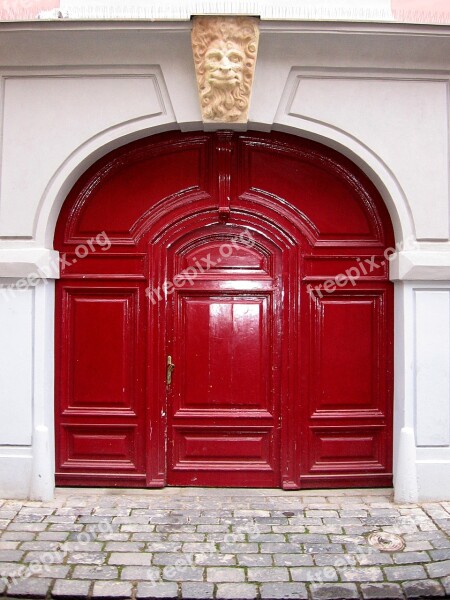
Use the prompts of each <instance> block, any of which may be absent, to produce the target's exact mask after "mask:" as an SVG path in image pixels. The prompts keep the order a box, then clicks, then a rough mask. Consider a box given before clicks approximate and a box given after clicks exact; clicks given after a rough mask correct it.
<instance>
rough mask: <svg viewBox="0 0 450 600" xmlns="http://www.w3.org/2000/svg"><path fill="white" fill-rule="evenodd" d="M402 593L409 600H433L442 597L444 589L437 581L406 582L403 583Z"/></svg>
mask: <svg viewBox="0 0 450 600" xmlns="http://www.w3.org/2000/svg"><path fill="white" fill-rule="evenodd" d="M403 591H404V592H405V596H406V597H407V598H408V599H409V598H411V599H415V598H433V597H436V596H437V597H441V598H442V597H443V596H444V588H443V587H442V585H441V584H440V583H439V582H438V581H432V580H429V579H428V580H425V581H406V582H405V583H403Z"/></svg>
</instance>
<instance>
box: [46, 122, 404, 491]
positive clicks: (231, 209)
mask: <svg viewBox="0 0 450 600" xmlns="http://www.w3.org/2000/svg"><path fill="white" fill-rule="evenodd" d="M393 244H394V239H393V232H392V227H391V224H390V220H389V215H388V213H387V210H386V208H385V206H384V204H383V201H382V199H381V197H380V195H379V194H378V192H377V190H376V189H375V188H374V186H373V184H372V183H371V182H370V181H369V180H368V178H367V177H366V176H365V175H364V174H363V173H362V172H361V171H360V170H359V169H358V168H357V167H356V166H355V165H353V164H352V163H351V162H350V161H348V160H347V159H346V158H344V157H342V156H340V155H339V154H338V153H336V152H334V151H332V150H330V149H328V148H325V147H323V146H321V145H319V144H315V143H312V142H309V141H305V140H302V139H299V138H294V137H291V136H287V135H284V134H278V133H271V134H260V133H246V134H231V133H226V132H219V133H215V134H206V133H189V134H181V133H170V134H162V135H158V136H154V137H152V138H148V139H146V140H142V141H139V142H135V143H133V144H130V145H128V146H125V147H124V148H120V149H118V150H116V151H115V152H113V153H111V154H110V155H107V156H105V157H104V158H103V159H101V160H100V161H99V162H98V163H96V164H95V165H93V166H92V167H91V168H90V169H89V170H88V171H87V172H86V174H85V175H84V176H83V177H82V178H81V179H80V181H79V182H78V183H77V184H76V185H75V186H74V188H73V190H72V191H71V193H70V194H69V196H68V198H67V200H66V202H65V204H64V207H63V209H62V211H61V215H60V218H59V221H58V225H57V230H56V234H55V248H56V249H57V250H60V251H61V252H62V253H63V256H64V259H63V263H62V268H61V279H60V280H59V281H58V282H57V295H56V312H57V316H56V365H55V367H56V386H55V395H56V409H55V412H56V448H57V456H56V462H57V475H56V477H57V483H58V484H60V485H100V484H102V485H110V486H114V485H118V486H149V487H151V486H153V487H160V486H163V485H166V484H169V485H214V486H255V487H257V486H265V487H272V486H273V487H275V486H280V485H281V486H282V487H284V488H287V489H297V488H299V487H324V486H328V487H345V486H352V485H356V486H360V487H364V486H376V485H390V484H391V482H392V378H393V372H392V363H393V357H392V342H393V323H392V321H393V317H392V314H393V290H392V285H391V283H390V282H389V279H388V261H387V259H386V254H385V252H386V249H387V248H388V247H390V246H392V245H393ZM169 356H170V360H171V362H172V363H173V364H174V365H175V367H174V369H173V371H172V373H171V375H172V379H171V382H170V383H169V382H167V361H168V357H169Z"/></svg>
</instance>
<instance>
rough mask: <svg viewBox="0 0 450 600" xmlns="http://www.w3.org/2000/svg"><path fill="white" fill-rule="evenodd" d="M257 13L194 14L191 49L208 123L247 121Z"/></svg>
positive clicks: (204, 113)
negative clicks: (195, 15)
mask: <svg viewBox="0 0 450 600" xmlns="http://www.w3.org/2000/svg"><path fill="white" fill-rule="evenodd" d="M258 39H259V27H258V19H257V18H255V17H195V18H194V26H193V29H192V50H193V53H194V63H195V72H196V75H197V84H198V92H199V98H200V106H201V110H202V118H203V122H205V123H246V122H247V120H248V109H249V105H250V96H251V91H252V84H253V74H254V71H255V64H256V55H257V51H258Z"/></svg>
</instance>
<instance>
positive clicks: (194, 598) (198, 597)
mask: <svg viewBox="0 0 450 600" xmlns="http://www.w3.org/2000/svg"><path fill="white" fill-rule="evenodd" d="M181 595H182V598H183V600H212V598H213V597H214V585H213V584H212V583H205V582H201V583H196V582H186V583H182V584H181Z"/></svg>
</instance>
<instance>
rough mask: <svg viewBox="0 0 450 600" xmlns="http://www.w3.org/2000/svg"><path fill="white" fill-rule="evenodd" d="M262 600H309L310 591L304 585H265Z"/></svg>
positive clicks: (262, 587) (262, 590)
mask: <svg viewBox="0 0 450 600" xmlns="http://www.w3.org/2000/svg"><path fill="white" fill-rule="evenodd" d="M261 598H262V600H307V598H308V590H307V589H306V585H304V584H303V583H264V584H263V585H262V586H261Z"/></svg>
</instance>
